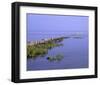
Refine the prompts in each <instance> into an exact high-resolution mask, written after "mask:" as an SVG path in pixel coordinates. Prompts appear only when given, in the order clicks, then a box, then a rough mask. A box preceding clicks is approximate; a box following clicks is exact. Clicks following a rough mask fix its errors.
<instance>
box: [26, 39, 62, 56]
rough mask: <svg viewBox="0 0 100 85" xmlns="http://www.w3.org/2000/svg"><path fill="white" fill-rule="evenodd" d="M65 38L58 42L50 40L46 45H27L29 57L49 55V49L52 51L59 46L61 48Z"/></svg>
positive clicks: (57, 40)
mask: <svg viewBox="0 0 100 85" xmlns="http://www.w3.org/2000/svg"><path fill="white" fill-rule="evenodd" d="M63 39H64V38H58V39H56V40H49V41H48V42H47V41H46V42H45V43H38V44H31V45H27V57H28V58H33V57H37V56H43V55H45V54H47V53H48V50H49V49H52V48H54V47H57V46H61V44H60V42H61V41H62V40H63Z"/></svg>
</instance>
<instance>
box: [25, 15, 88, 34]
mask: <svg viewBox="0 0 100 85" xmlns="http://www.w3.org/2000/svg"><path fill="white" fill-rule="evenodd" d="M88 19H89V17H88V16H68V15H66V16H64V15H46V14H29V13H28V14H27V31H28V33H30V32H32V33H35V32H88V21H89V20H88Z"/></svg>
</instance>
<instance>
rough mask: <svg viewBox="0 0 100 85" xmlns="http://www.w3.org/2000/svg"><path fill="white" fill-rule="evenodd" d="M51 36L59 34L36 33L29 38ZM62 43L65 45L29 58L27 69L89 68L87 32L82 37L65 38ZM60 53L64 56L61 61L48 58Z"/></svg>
mask: <svg viewBox="0 0 100 85" xmlns="http://www.w3.org/2000/svg"><path fill="white" fill-rule="evenodd" d="M59 36H60V35H59ZM51 37H58V35H50V34H49V35H47V34H46V35H34V36H30V37H29V38H28V39H29V41H32V40H41V39H43V38H51ZM61 44H63V45H62V46H59V47H54V48H52V49H50V50H48V53H47V54H46V55H44V56H42V57H40V56H38V57H36V58H35V59H33V58H28V59H27V70H28V71H31V70H50V69H77V68H88V63H89V62H88V36H87V35H86V34H84V35H83V37H82V38H68V39H64V40H63V41H62V42H61ZM59 54H61V55H62V56H63V58H62V59H61V60H59V61H49V60H48V59H47V58H48V57H49V56H56V55H59Z"/></svg>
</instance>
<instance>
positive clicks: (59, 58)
mask: <svg viewBox="0 0 100 85" xmlns="http://www.w3.org/2000/svg"><path fill="white" fill-rule="evenodd" d="M62 59H63V55H61V54H58V55H56V56H49V57H47V60H49V61H60V60H62Z"/></svg>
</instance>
